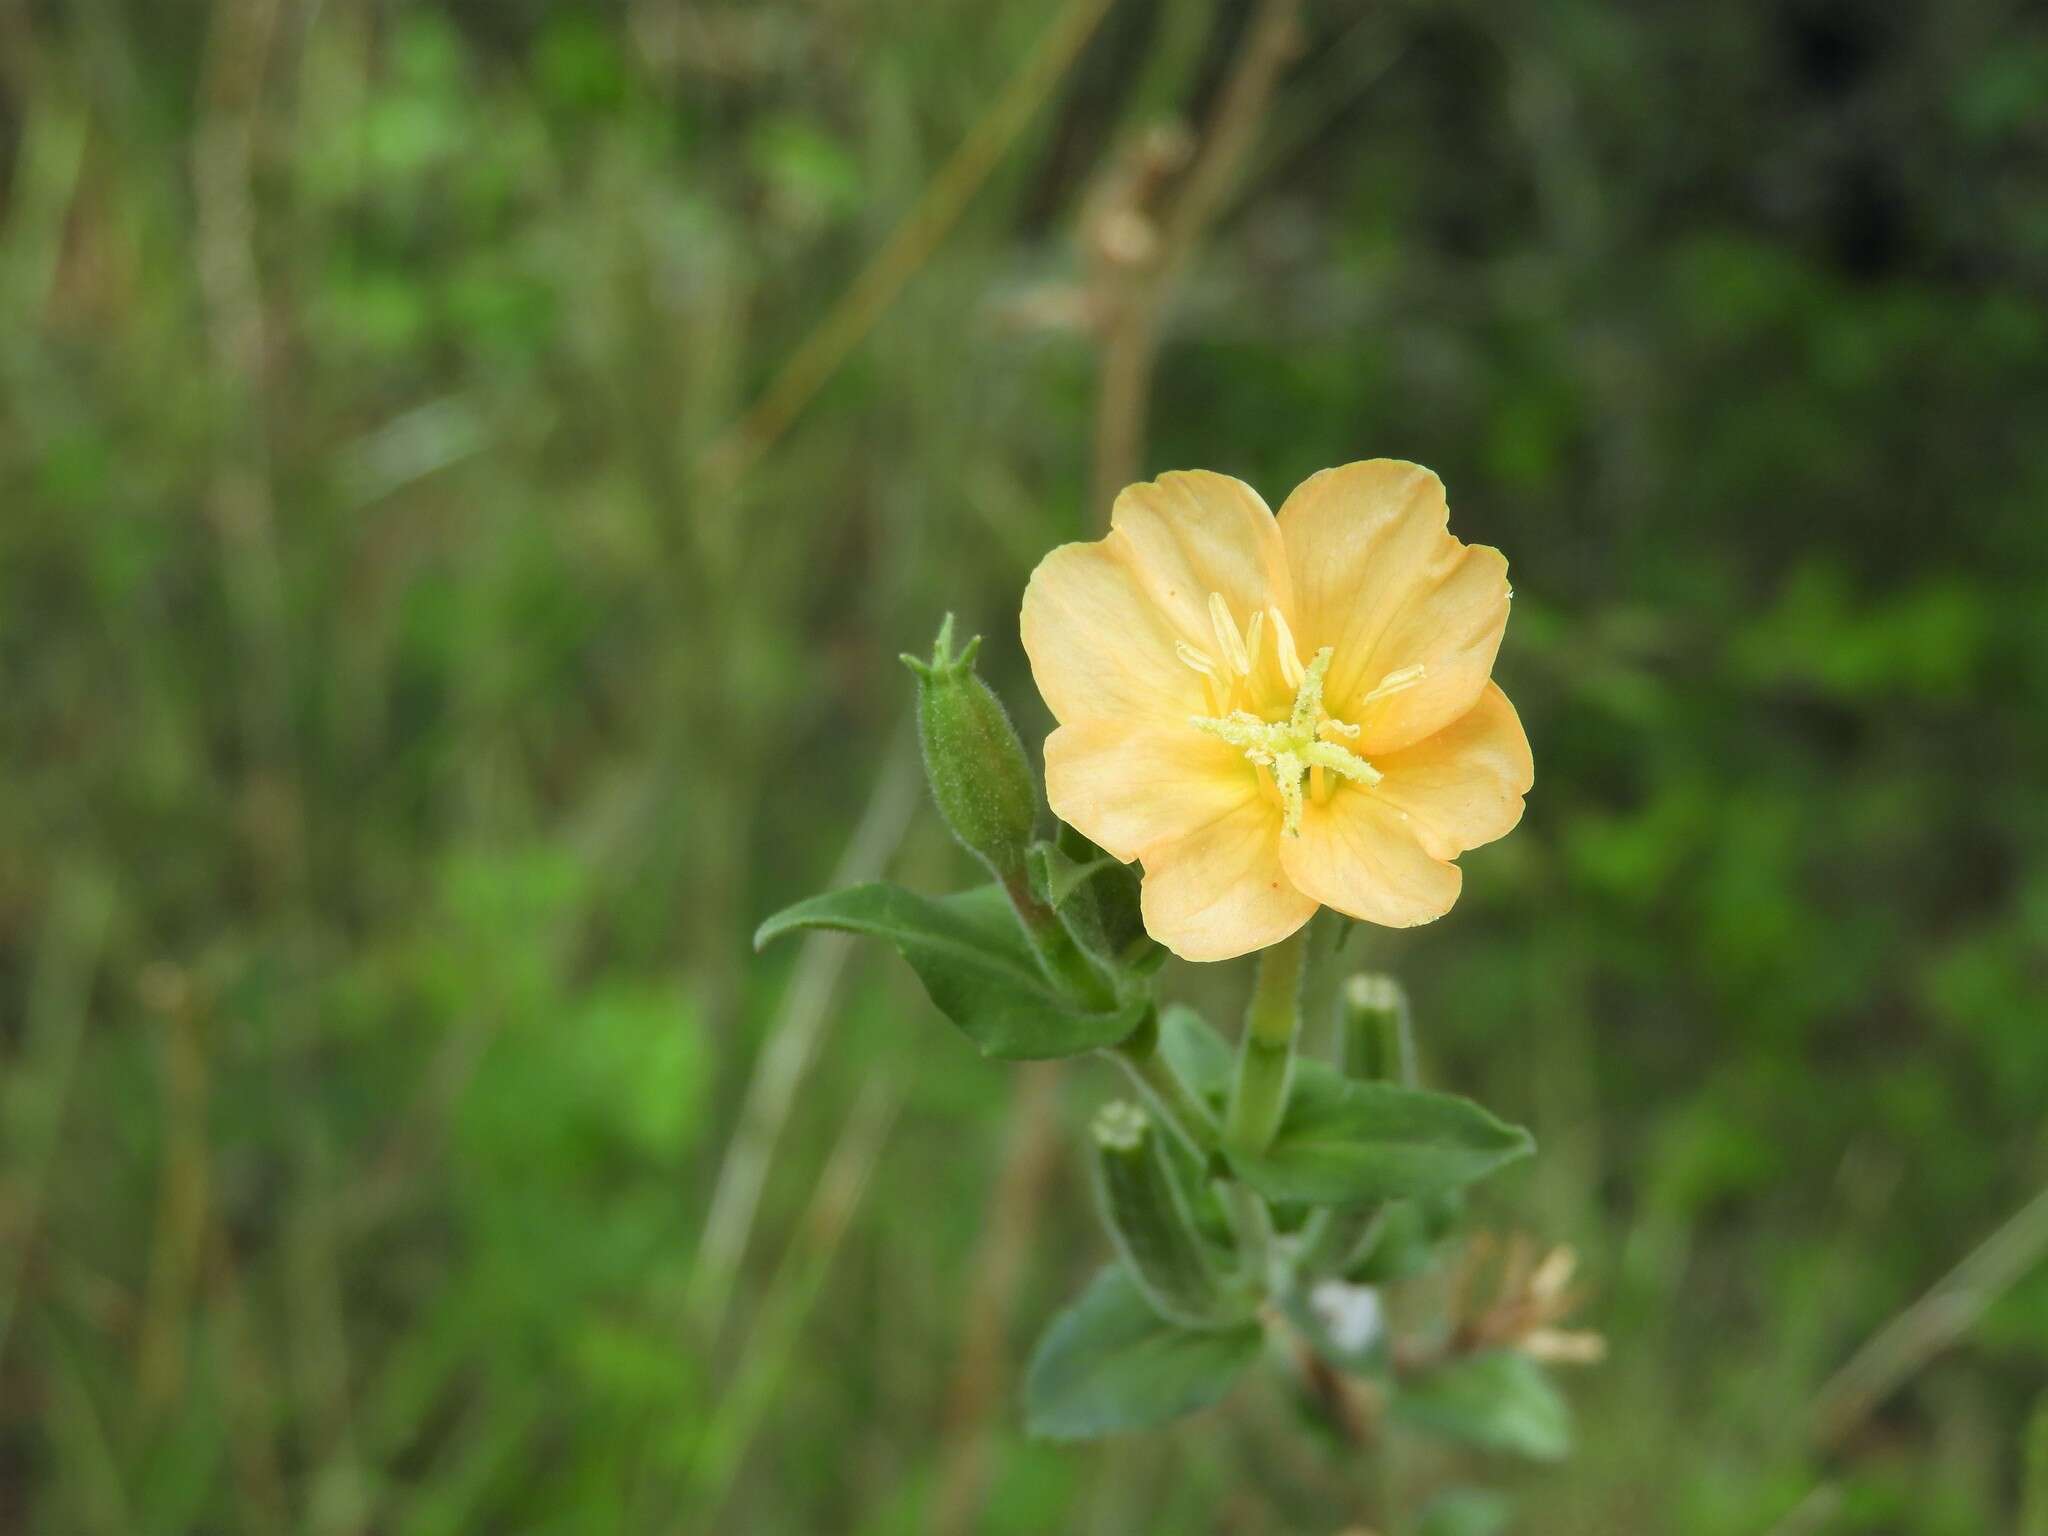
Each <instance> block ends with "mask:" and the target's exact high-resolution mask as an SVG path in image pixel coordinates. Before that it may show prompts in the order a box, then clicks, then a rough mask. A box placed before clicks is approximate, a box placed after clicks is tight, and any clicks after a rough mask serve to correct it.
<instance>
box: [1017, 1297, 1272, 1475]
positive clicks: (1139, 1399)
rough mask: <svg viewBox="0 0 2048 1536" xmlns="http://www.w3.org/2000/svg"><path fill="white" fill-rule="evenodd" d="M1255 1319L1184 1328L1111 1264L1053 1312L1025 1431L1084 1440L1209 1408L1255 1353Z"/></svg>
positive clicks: (1034, 1374) (1258, 1339)
mask: <svg viewBox="0 0 2048 1536" xmlns="http://www.w3.org/2000/svg"><path fill="white" fill-rule="evenodd" d="M1263 1340H1264V1334H1263V1332H1262V1331H1261V1329H1260V1327H1259V1325H1258V1324H1257V1323H1251V1322H1247V1323H1239V1324H1237V1325H1235V1326H1234V1327H1229V1328H1200V1329H1195V1328H1182V1327H1180V1326H1178V1325H1177V1324H1174V1323H1169V1322H1167V1321H1166V1320H1165V1319H1164V1318H1162V1317H1161V1316H1160V1315H1159V1314H1158V1313H1156V1312H1154V1311H1153V1310H1152V1308H1151V1307H1150V1306H1149V1305H1148V1304H1147V1303H1146V1301H1145V1298H1144V1296H1143V1294H1142V1293H1141V1292H1140V1291H1139V1290H1138V1288H1137V1286H1136V1285H1134V1284H1133V1283H1132V1281H1131V1278H1130V1276H1129V1275H1127V1274H1125V1273H1124V1270H1123V1267H1122V1266H1121V1265H1115V1264H1113V1265H1111V1266H1109V1267H1108V1268H1107V1269H1104V1270H1103V1271H1102V1272H1101V1273H1100V1274H1098V1275H1097V1276H1096V1277H1095V1279H1094V1281H1093V1283H1091V1284H1090V1285H1089V1287H1088V1289H1087V1291H1086V1292H1084V1293H1083V1294H1082V1297H1081V1299H1080V1300H1079V1301H1077V1302H1075V1303H1074V1305H1073V1306H1071V1307H1069V1308H1067V1310H1066V1311H1064V1312H1062V1313H1061V1314H1060V1315H1059V1316H1058V1317H1056V1318H1054V1319H1053V1322H1052V1326H1051V1327H1050V1328H1048V1329H1047V1330H1046V1332H1045V1337H1044V1338H1043V1339H1041V1340H1040V1341H1039V1344H1038V1351H1037V1353H1036V1354H1034V1355H1033V1356H1032V1358H1031V1370H1030V1374H1029V1375H1027V1376H1026V1377H1025V1380H1024V1405H1025V1417H1026V1420H1027V1422H1028V1425H1029V1428H1030V1430H1031V1433H1032V1434H1034V1435H1041V1436H1044V1437H1046V1438H1048V1439H1053V1440H1088V1439H1093V1438H1094V1437H1096V1436H1098V1435H1111V1434H1115V1433H1117V1432H1118V1431H1119V1430H1126V1429H1145V1428H1149V1427H1150V1426H1152V1425H1154V1424H1163V1423H1165V1422H1166V1421H1167V1420H1168V1419H1175V1418H1179V1417H1180V1416H1181V1415H1182V1414H1184V1413H1192V1412H1193V1411H1194V1410H1195V1409H1197V1408H1206V1407H1207V1406H1208V1405H1209V1404H1211V1403H1213V1402H1215V1401H1216V1400H1217V1399H1218V1398H1219V1397H1221V1396H1222V1395H1223V1394H1224V1393H1225V1392H1227V1391H1228V1390H1229V1389H1230V1384H1231V1382H1233V1381H1235V1380H1236V1379H1237V1375H1238V1373H1239V1372H1240V1371H1242V1370H1243V1369H1244V1368H1245V1367H1246V1366H1247V1365H1249V1364H1250V1363H1251V1362H1252V1360H1253V1359H1254V1358H1255V1357H1256V1356H1257V1355H1258V1353H1259V1350H1260V1348H1261V1345H1262V1343H1263Z"/></svg>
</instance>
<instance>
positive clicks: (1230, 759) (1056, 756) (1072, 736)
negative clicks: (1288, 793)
mask: <svg viewBox="0 0 2048 1536" xmlns="http://www.w3.org/2000/svg"><path fill="white" fill-rule="evenodd" d="M1258 794H1259V785H1258V780H1257V779H1256V778H1255V777H1254V776H1253V773H1252V769H1251V765H1250V764H1248V763H1247V762H1246V761H1245V760H1244V754H1243V753H1242V752H1240V751H1239V750H1238V749H1237V748H1235V747H1233V746H1230V745H1229V744H1227V743H1225V742H1221V741H1218V740H1217V739H1216V738H1215V737H1213V736H1204V735H1203V734H1202V733H1201V732H1200V731H1197V730H1195V729H1193V728H1192V727H1191V726H1188V725H1187V724H1186V723H1185V722H1183V723H1181V724H1180V725H1178V726H1175V725H1172V724H1168V723H1162V724H1160V725H1157V726H1144V725H1139V726H1135V727H1134V726H1133V725H1132V723H1131V722H1129V721H1123V720H1082V721H1077V722H1076V723H1074V724H1072V725H1063V726H1061V727H1060V728H1059V729H1058V730H1056V731H1054V732H1053V733H1052V735H1050V736H1048V737H1047V738H1046V739H1045V798H1046V800H1047V801H1048V802H1050V804H1051V805H1052V810H1053V814H1054V815H1055V816H1057V817H1059V819H1060V820H1061V821H1064V822H1066V823H1067V824H1068V825H1069V826H1071V827H1074V828H1076V829H1077V830H1079V831H1081V832H1084V833H1086V834H1087V835H1088V836H1089V837H1090V838H1091V839H1093V840H1094V841H1095V842H1096V843H1098V844H1100V845H1101V846H1102V847H1103V848H1105V849H1107V850H1108V851H1109V852H1111V853H1113V854H1115V855H1116V856H1117V857H1118V858H1119V859H1122V860H1124V861H1125V862H1126V863H1128V862H1129V861H1130V860H1132V859H1135V858H1137V857H1138V855H1139V853H1140V852H1142V851H1143V850H1144V849H1145V848H1147V847H1150V846H1152V845H1155V844H1158V843H1165V842H1171V841H1173V840H1174V839H1176V838H1181V837H1185V836H1187V835H1188V834H1189V833H1191V832H1194V831H1197V830H1199V829H1200V828H1202V827H1204V826H1206V825H1207V824H1208V823H1210V822H1213V821H1215V820H1217V819H1218V818H1220V817H1223V816H1227V815H1229V814H1230V813H1231V812H1232V811H1234V810H1236V809H1237V808H1238V807H1239V806H1241V805H1243V804H1244V803H1245V802H1246V801H1249V800H1256V799H1257V798H1258Z"/></svg>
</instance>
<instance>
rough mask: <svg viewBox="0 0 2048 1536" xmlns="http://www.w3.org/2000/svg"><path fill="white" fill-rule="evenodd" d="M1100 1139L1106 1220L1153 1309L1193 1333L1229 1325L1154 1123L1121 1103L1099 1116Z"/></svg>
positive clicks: (1098, 1165) (1098, 1169)
mask: <svg viewBox="0 0 2048 1536" xmlns="http://www.w3.org/2000/svg"><path fill="white" fill-rule="evenodd" d="M1094 1139H1095V1174H1096V1187H1097V1189H1098V1190H1099V1192H1100V1194H1101V1197H1102V1211H1103V1217H1104V1219H1105V1221H1106V1222H1107V1223H1108V1226H1109V1230H1110V1234H1111V1236H1112V1237H1114V1238H1115V1239H1116V1246H1117V1251H1118V1252H1119V1253H1120V1254H1121V1255H1122V1256H1123V1261H1124V1267H1125V1268H1126V1269H1127V1270H1129V1271H1130V1275H1131V1278H1132V1280H1134V1281H1135V1282H1136V1283H1137V1285H1138V1288H1139V1289H1140V1290H1141V1291H1143V1292H1144V1293H1145V1298H1146V1300H1148V1301H1150V1302H1151V1303H1152V1307H1153V1310H1154V1311H1156V1312H1158V1313H1159V1315H1160V1316H1161V1317H1163V1318H1165V1319H1166V1320H1167V1321H1169V1322H1174V1323H1181V1324H1184V1325H1186V1326H1189V1327H1202V1326H1204V1325H1213V1324H1216V1323H1218V1322H1222V1321H1229V1320H1230V1319H1228V1318H1226V1317H1225V1316H1224V1306H1223V1302H1224V1297H1223V1292H1222V1288H1221V1286H1220V1284H1219V1282H1218V1279H1217V1274H1216V1269H1215V1266H1214V1264H1212V1263H1211V1262H1210V1258H1209V1251H1208V1249H1207V1248H1205V1247H1204V1246H1203V1244H1202V1239H1201V1236H1200V1235H1199V1234H1198V1233H1197V1232H1196V1230H1195V1223H1194V1218H1193V1217H1192V1216H1191V1215H1190V1214H1189V1211H1188V1207H1187V1201H1186V1200H1185V1199H1184V1198H1183V1197H1182V1195H1181V1191H1180V1186H1179V1185H1178V1184H1177V1183H1176V1182H1175V1181H1174V1177H1173V1170H1172V1169H1171V1168H1169V1167H1168V1166H1167V1162H1166V1148H1165V1147H1164V1145H1162V1144H1161V1142H1160V1139H1159V1132H1158V1129H1157V1128H1156V1127H1155V1126H1154V1125H1153V1123H1152V1120H1151V1118H1150V1117H1149V1116H1148V1115H1146V1113H1145V1111H1144V1110H1142V1109H1140V1108H1138V1106H1137V1105H1135V1104H1130V1103H1126V1102H1124V1101H1122V1100H1117V1101H1114V1102H1112V1103H1109V1104H1106V1105H1104V1106H1103V1108H1102V1110H1101V1112H1100V1113H1099V1114H1097V1115H1096V1117H1095V1126H1094Z"/></svg>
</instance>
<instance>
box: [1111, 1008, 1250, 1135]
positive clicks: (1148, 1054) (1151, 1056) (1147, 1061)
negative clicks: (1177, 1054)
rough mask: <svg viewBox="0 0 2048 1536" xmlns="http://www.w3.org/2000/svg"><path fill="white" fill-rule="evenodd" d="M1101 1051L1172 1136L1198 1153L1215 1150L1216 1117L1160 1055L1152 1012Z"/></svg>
mask: <svg viewBox="0 0 2048 1536" xmlns="http://www.w3.org/2000/svg"><path fill="white" fill-rule="evenodd" d="M1104 1054H1106V1055H1108V1056H1112V1057H1114V1058H1115V1059H1116V1061H1117V1062H1118V1064H1119V1065H1121V1066H1122V1067H1123V1069H1124V1071H1126V1072H1127V1073H1129V1074H1130V1077H1131V1081H1132V1082H1134V1083H1136V1084H1137V1085H1138V1088H1139V1089H1140V1090H1141V1091H1142V1092H1143V1093H1144V1095H1145V1098H1146V1100H1147V1102H1148V1103H1150V1104H1151V1106H1152V1108H1153V1110H1154V1111H1155V1112H1156V1113H1157V1114H1158V1116H1159V1118H1160V1119H1161V1120H1163V1121H1164V1122H1165V1123H1166V1125H1167V1126H1168V1127H1169V1128H1170V1129H1171V1130H1172V1131H1173V1132H1174V1134H1175V1135H1177V1136H1179V1137H1180V1139H1181V1140H1182V1141H1184V1142H1186V1143H1187V1144H1188V1145H1189V1146H1190V1147H1192V1148H1194V1149H1195V1151H1196V1152H1197V1153H1198V1154H1203V1155H1206V1154H1208V1153H1210V1152H1213V1151H1215V1150H1216V1144H1217V1142H1218V1140H1219V1139H1220V1138H1221V1134H1222V1132H1221V1129H1220V1127H1218V1125H1217V1124H1216V1116H1215V1115H1214V1114H1213V1113H1212V1112H1211V1111H1210V1109H1209V1106H1208V1105H1207V1104H1204V1103H1203V1102H1202V1101H1201V1100H1200V1099H1198V1098H1196V1097H1195V1095H1194V1094H1193V1093H1191V1092H1190V1091H1189V1090H1188V1086H1187V1084H1186V1083H1184V1082H1182V1081H1181V1080H1180V1074H1179V1073H1178V1072H1176V1071H1174V1070H1173V1064H1172V1063H1171V1062H1169V1061H1168V1060H1167V1059H1166V1057H1165V1056H1164V1055H1162V1054H1161V1052H1160V1050H1159V1015H1158V1014H1157V1013H1156V1012H1148V1013H1147V1014H1146V1015H1145V1021H1144V1022H1143V1023H1142V1024H1140V1025H1139V1026H1138V1027H1137V1028H1136V1029H1135V1030H1133V1031H1132V1032H1131V1033H1130V1035H1129V1036H1127V1037H1126V1038H1125V1039H1123V1040H1121V1041H1119V1042H1118V1043H1117V1044H1116V1045H1114V1046H1112V1047H1111V1048H1110V1049H1109V1050H1108V1051H1107V1052H1105V1053H1104Z"/></svg>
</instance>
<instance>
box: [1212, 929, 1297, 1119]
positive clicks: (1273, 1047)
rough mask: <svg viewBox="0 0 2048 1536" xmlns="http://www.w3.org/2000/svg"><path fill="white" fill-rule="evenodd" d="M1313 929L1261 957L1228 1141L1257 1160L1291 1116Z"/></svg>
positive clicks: (1233, 1092) (1239, 1055) (1248, 1012)
mask: <svg viewBox="0 0 2048 1536" xmlns="http://www.w3.org/2000/svg"><path fill="white" fill-rule="evenodd" d="M1307 936H1308V928H1307V926H1306V925H1304V926H1302V927H1301V928H1299V929H1296V930H1295V932H1294V933H1293V934H1291V935H1290V936H1288V937H1287V938H1284V939H1282V940H1281V941H1280V942H1279V943H1278V944H1275V945H1274V946H1273V947H1272V948H1271V949H1268V950H1266V951H1265V952H1264V953H1262V954H1261V955H1260V956H1259V976H1258V981H1257V983H1256V985H1255V986H1254V987H1253V989H1252V1001H1251V1007H1250V1008H1249V1009H1248V1010H1246V1013H1245V1021H1244V1039H1243V1040H1242V1042H1241V1043H1240V1044H1239V1047H1238V1053H1237V1078H1236V1081H1235V1082H1233V1083H1232V1084H1231V1090H1230V1110H1229V1114H1228V1115H1227V1116H1226V1118H1225V1121H1224V1127H1223V1136H1224V1140H1225V1141H1226V1142H1227V1143H1228V1144H1229V1146H1230V1147H1231V1149H1232V1150H1233V1151H1236V1152H1242V1153H1248V1154H1251V1155H1253V1156H1256V1155H1257V1154H1259V1153H1261V1152H1263V1151H1265V1150H1266V1148H1267V1147H1268V1146H1270V1145H1271V1144H1272V1141H1273V1135H1274V1133H1275V1132H1276V1131H1278V1130H1279V1129H1280V1119H1281V1116H1282V1115H1284V1114H1285V1113H1286V1111H1287V1089H1288V1084H1289V1083H1290V1081H1291V1080H1292V1078H1293V1076H1294V1040H1295V1036H1296V1035H1297V1034H1299V1033H1300V1030H1301V974H1302V957H1303V955H1304V953H1305V952H1306V949H1307V943H1308V937H1307Z"/></svg>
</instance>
